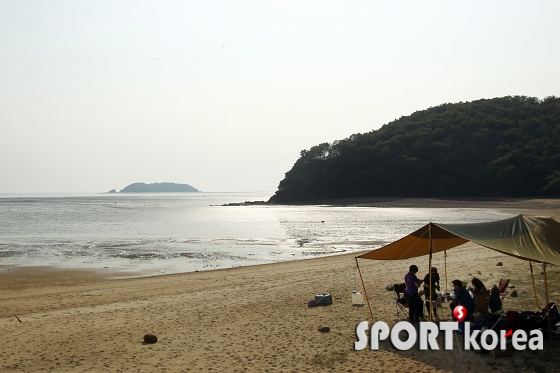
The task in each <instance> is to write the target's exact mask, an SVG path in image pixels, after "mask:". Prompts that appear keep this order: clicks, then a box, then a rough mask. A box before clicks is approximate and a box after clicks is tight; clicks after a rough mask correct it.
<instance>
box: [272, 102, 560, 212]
mask: <svg viewBox="0 0 560 373" xmlns="http://www.w3.org/2000/svg"><path fill="white" fill-rule="evenodd" d="M527 196H560V98H558V97H554V96H552V97H546V98H545V99H543V100H539V99H537V98H533V97H525V96H513V97H512V96H508V97H500V98H494V99H483V100H478V101H473V102H460V103H456V104H443V105H440V106H437V107H432V108H429V109H427V110H423V111H418V112H415V113H413V114H412V115H410V116H406V117H401V118H400V119H397V120H395V121H393V122H391V123H388V124H386V125H384V126H383V127H381V128H380V129H379V130H374V131H371V132H367V133H363V134H354V135H352V136H350V137H349V138H347V139H344V140H339V141H335V142H334V143H332V144H329V143H323V144H319V145H316V146H313V147H312V148H311V149H309V150H303V151H301V153H300V158H299V159H298V160H297V161H296V163H295V164H294V166H293V167H292V169H291V170H290V171H288V172H287V173H286V176H285V178H284V179H283V180H282V181H281V182H280V184H279V187H278V191H277V192H276V194H275V195H274V196H272V198H271V199H270V201H269V202H272V203H283V202H296V201H306V200H315V199H334V198H361V197H527Z"/></svg>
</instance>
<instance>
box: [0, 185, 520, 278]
mask: <svg viewBox="0 0 560 373" xmlns="http://www.w3.org/2000/svg"><path fill="white" fill-rule="evenodd" d="M271 195H272V193H172V194H168V193H166V194H91V195H0V222H1V224H0V270H1V269H2V268H8V267H9V266H56V267H62V268H108V269H112V270H116V271H128V272H134V273H136V274H146V275H152V274H162V273H177V272H190V271H197V270H208V269H216V268H229V267H237V266H246V265H252V264H262V263H273V262H279V261H289V260H299V259H305V258H312V257H320V256H328V255H336V254H340V253H348V252H358V251H363V250H373V249H375V248H379V247H381V246H383V245H385V244H387V243H389V242H392V241H394V240H396V239H399V238H401V237H403V236H405V235H407V234H408V233H410V232H412V231H414V230H416V229H418V228H420V227H421V226H423V225H425V224H427V223H428V222H438V223H473V222H482V221H492V220H498V219H503V218H506V217H508V216H509V215H506V214H503V213H499V212H498V211H494V210H490V209H464V208H461V209H459V208H457V209H450V208H374V207H332V206H317V205H315V206H265V205H252V206H223V205H224V204H228V203H237V202H244V201H257V200H267V199H268V198H270V196H271Z"/></svg>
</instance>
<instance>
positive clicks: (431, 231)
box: [357, 215, 560, 265]
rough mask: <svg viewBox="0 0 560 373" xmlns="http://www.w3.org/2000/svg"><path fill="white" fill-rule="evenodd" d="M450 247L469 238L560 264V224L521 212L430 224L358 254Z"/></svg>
mask: <svg viewBox="0 0 560 373" xmlns="http://www.w3.org/2000/svg"><path fill="white" fill-rule="evenodd" d="M430 236H431V242H432V252H433V253H437V252H441V251H444V250H449V249H452V248H454V247H457V246H459V245H462V244H464V243H467V242H469V241H471V242H475V243H477V244H479V245H482V246H485V247H487V248H489V249H492V250H496V251H499V252H501V253H504V254H508V255H512V256H515V257H517V258H520V259H525V260H532V261H537V262H547V263H552V264H556V265H560V223H559V222H557V221H556V220H554V219H552V218H540V217H533V216H528V215H518V216H515V217H513V218H508V219H504V220H498V221H493V222H487V223H474V224H436V223H429V224H427V225H425V226H423V227H422V228H420V229H418V230H417V231H415V232H412V233H411V234H409V235H408V236H406V237H403V238H401V239H400V240H397V241H395V242H393V243H390V244H389V245H387V246H384V247H382V248H380V249H377V250H373V251H370V252H369V253H366V254H363V255H360V256H358V257H357V258H361V259H376V260H399V259H409V258H415V257H418V256H422V255H428V254H429V253H430Z"/></svg>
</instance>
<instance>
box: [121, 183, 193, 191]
mask: <svg viewBox="0 0 560 373" xmlns="http://www.w3.org/2000/svg"><path fill="white" fill-rule="evenodd" d="M198 191H199V190H198V189H196V188H193V187H192V186H190V185H189V184H175V183H153V184H146V183H133V184H130V185H128V186H127V187H125V188H124V189H122V190H121V191H120V192H119V193H184V192H198Z"/></svg>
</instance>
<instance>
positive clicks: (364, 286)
mask: <svg viewBox="0 0 560 373" xmlns="http://www.w3.org/2000/svg"><path fill="white" fill-rule="evenodd" d="M354 259H356V267H357V268H358V273H359V274H360V280H362V287H363V288H364V295H365V296H366V302H367V305H368V308H369V314H370V315H371V322H373V312H371V305H370V304H369V298H368V296H367V292H366V285H365V284H364V278H363V277H362V271H360V265H359V264H358V258H354Z"/></svg>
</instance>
